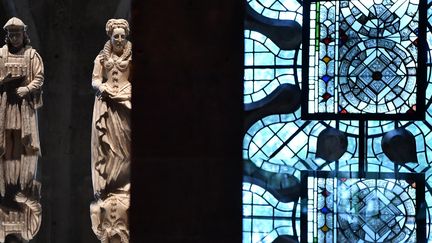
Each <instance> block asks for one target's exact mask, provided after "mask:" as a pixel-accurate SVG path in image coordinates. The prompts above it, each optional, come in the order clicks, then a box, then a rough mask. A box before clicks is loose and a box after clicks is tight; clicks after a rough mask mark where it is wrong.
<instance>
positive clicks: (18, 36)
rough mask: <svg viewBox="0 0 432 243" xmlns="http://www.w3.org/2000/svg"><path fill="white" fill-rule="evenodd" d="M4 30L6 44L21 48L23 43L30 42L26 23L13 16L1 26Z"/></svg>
mask: <svg viewBox="0 0 432 243" xmlns="http://www.w3.org/2000/svg"><path fill="white" fill-rule="evenodd" d="M3 29H4V30H6V32H7V34H6V44H8V45H9V46H10V47H12V48H15V49H21V48H22V47H24V46H25V45H28V44H30V38H29V37H28V35H27V31H26V30H27V25H25V24H24V22H23V21H22V20H21V19H19V18H17V17H13V18H11V19H9V20H8V21H7V22H6V24H5V25H4V26H3Z"/></svg>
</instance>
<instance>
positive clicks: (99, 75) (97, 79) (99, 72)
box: [92, 55, 103, 91]
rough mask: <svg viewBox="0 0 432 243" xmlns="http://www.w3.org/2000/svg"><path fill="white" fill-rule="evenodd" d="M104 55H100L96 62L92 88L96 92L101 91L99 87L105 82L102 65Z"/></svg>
mask: <svg viewBox="0 0 432 243" xmlns="http://www.w3.org/2000/svg"><path fill="white" fill-rule="evenodd" d="M102 58H103V57H102V55H98V56H97V57H96V59H95V61H94V67H93V74H92V86H93V88H94V89H95V90H96V91H99V87H100V86H101V84H102V81H103V66H102V63H101V59H102Z"/></svg>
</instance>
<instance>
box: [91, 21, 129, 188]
mask: <svg viewBox="0 0 432 243" xmlns="http://www.w3.org/2000/svg"><path fill="white" fill-rule="evenodd" d="M106 32H107V34H108V36H109V37H110V40H109V41H107V42H106V44H105V46H104V49H103V50H102V51H101V52H100V54H99V55H98V56H97V57H96V59H95V61H94V69H93V78H92V85H93V88H94V89H95V90H96V99H95V104H94V110H93V123H92V173H93V187H94V188H93V189H94V192H95V194H100V193H104V190H105V189H107V187H108V188H112V189H116V188H119V187H123V186H125V185H126V184H127V183H129V167H130V143H131V130H130V110H131V92H132V85H131V83H130V77H129V74H130V67H131V60H132V44H131V43H130V42H129V41H128V40H126V37H127V36H128V34H129V24H128V22H127V21H126V20H124V19H110V20H109V21H108V22H107V24H106Z"/></svg>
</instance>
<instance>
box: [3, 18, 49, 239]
mask: <svg viewBox="0 0 432 243" xmlns="http://www.w3.org/2000/svg"><path fill="white" fill-rule="evenodd" d="M3 28H4V30H6V32H7V36H6V45H4V46H3V47H2V48H1V49H0V242H5V241H6V238H7V239H12V238H14V239H15V240H20V241H22V240H25V241H29V240H31V239H32V238H33V237H34V236H35V235H36V233H37V232H38V230H39V227H40V225H41V213H42V209H41V205H40V203H39V200H40V187H41V185H40V183H39V182H37V181H36V168H37V161H38V157H39V156H40V155H41V152H40V151H41V149H40V142H39V131H38V121H37V109H38V108H40V107H41V106H42V95H41V88H42V84H43V81H44V73H43V63H42V59H41V57H40V56H39V54H38V53H37V52H36V50H35V49H33V48H32V47H31V46H30V45H29V44H30V39H29V38H28V35H27V32H26V28H27V26H26V25H25V24H24V23H23V22H22V21H21V20H20V19H18V18H16V17H13V18H11V19H10V20H9V21H8V22H7V23H6V24H5V25H4V27H3ZM8 241H9V240H8Z"/></svg>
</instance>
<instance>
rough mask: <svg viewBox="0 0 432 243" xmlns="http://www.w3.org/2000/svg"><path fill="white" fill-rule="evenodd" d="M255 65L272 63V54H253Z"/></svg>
mask: <svg viewBox="0 0 432 243" xmlns="http://www.w3.org/2000/svg"><path fill="white" fill-rule="evenodd" d="M254 61H255V62H254V64H255V65H274V64H275V63H274V61H275V59H274V55H273V54H271V53H255V54H254Z"/></svg>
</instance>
